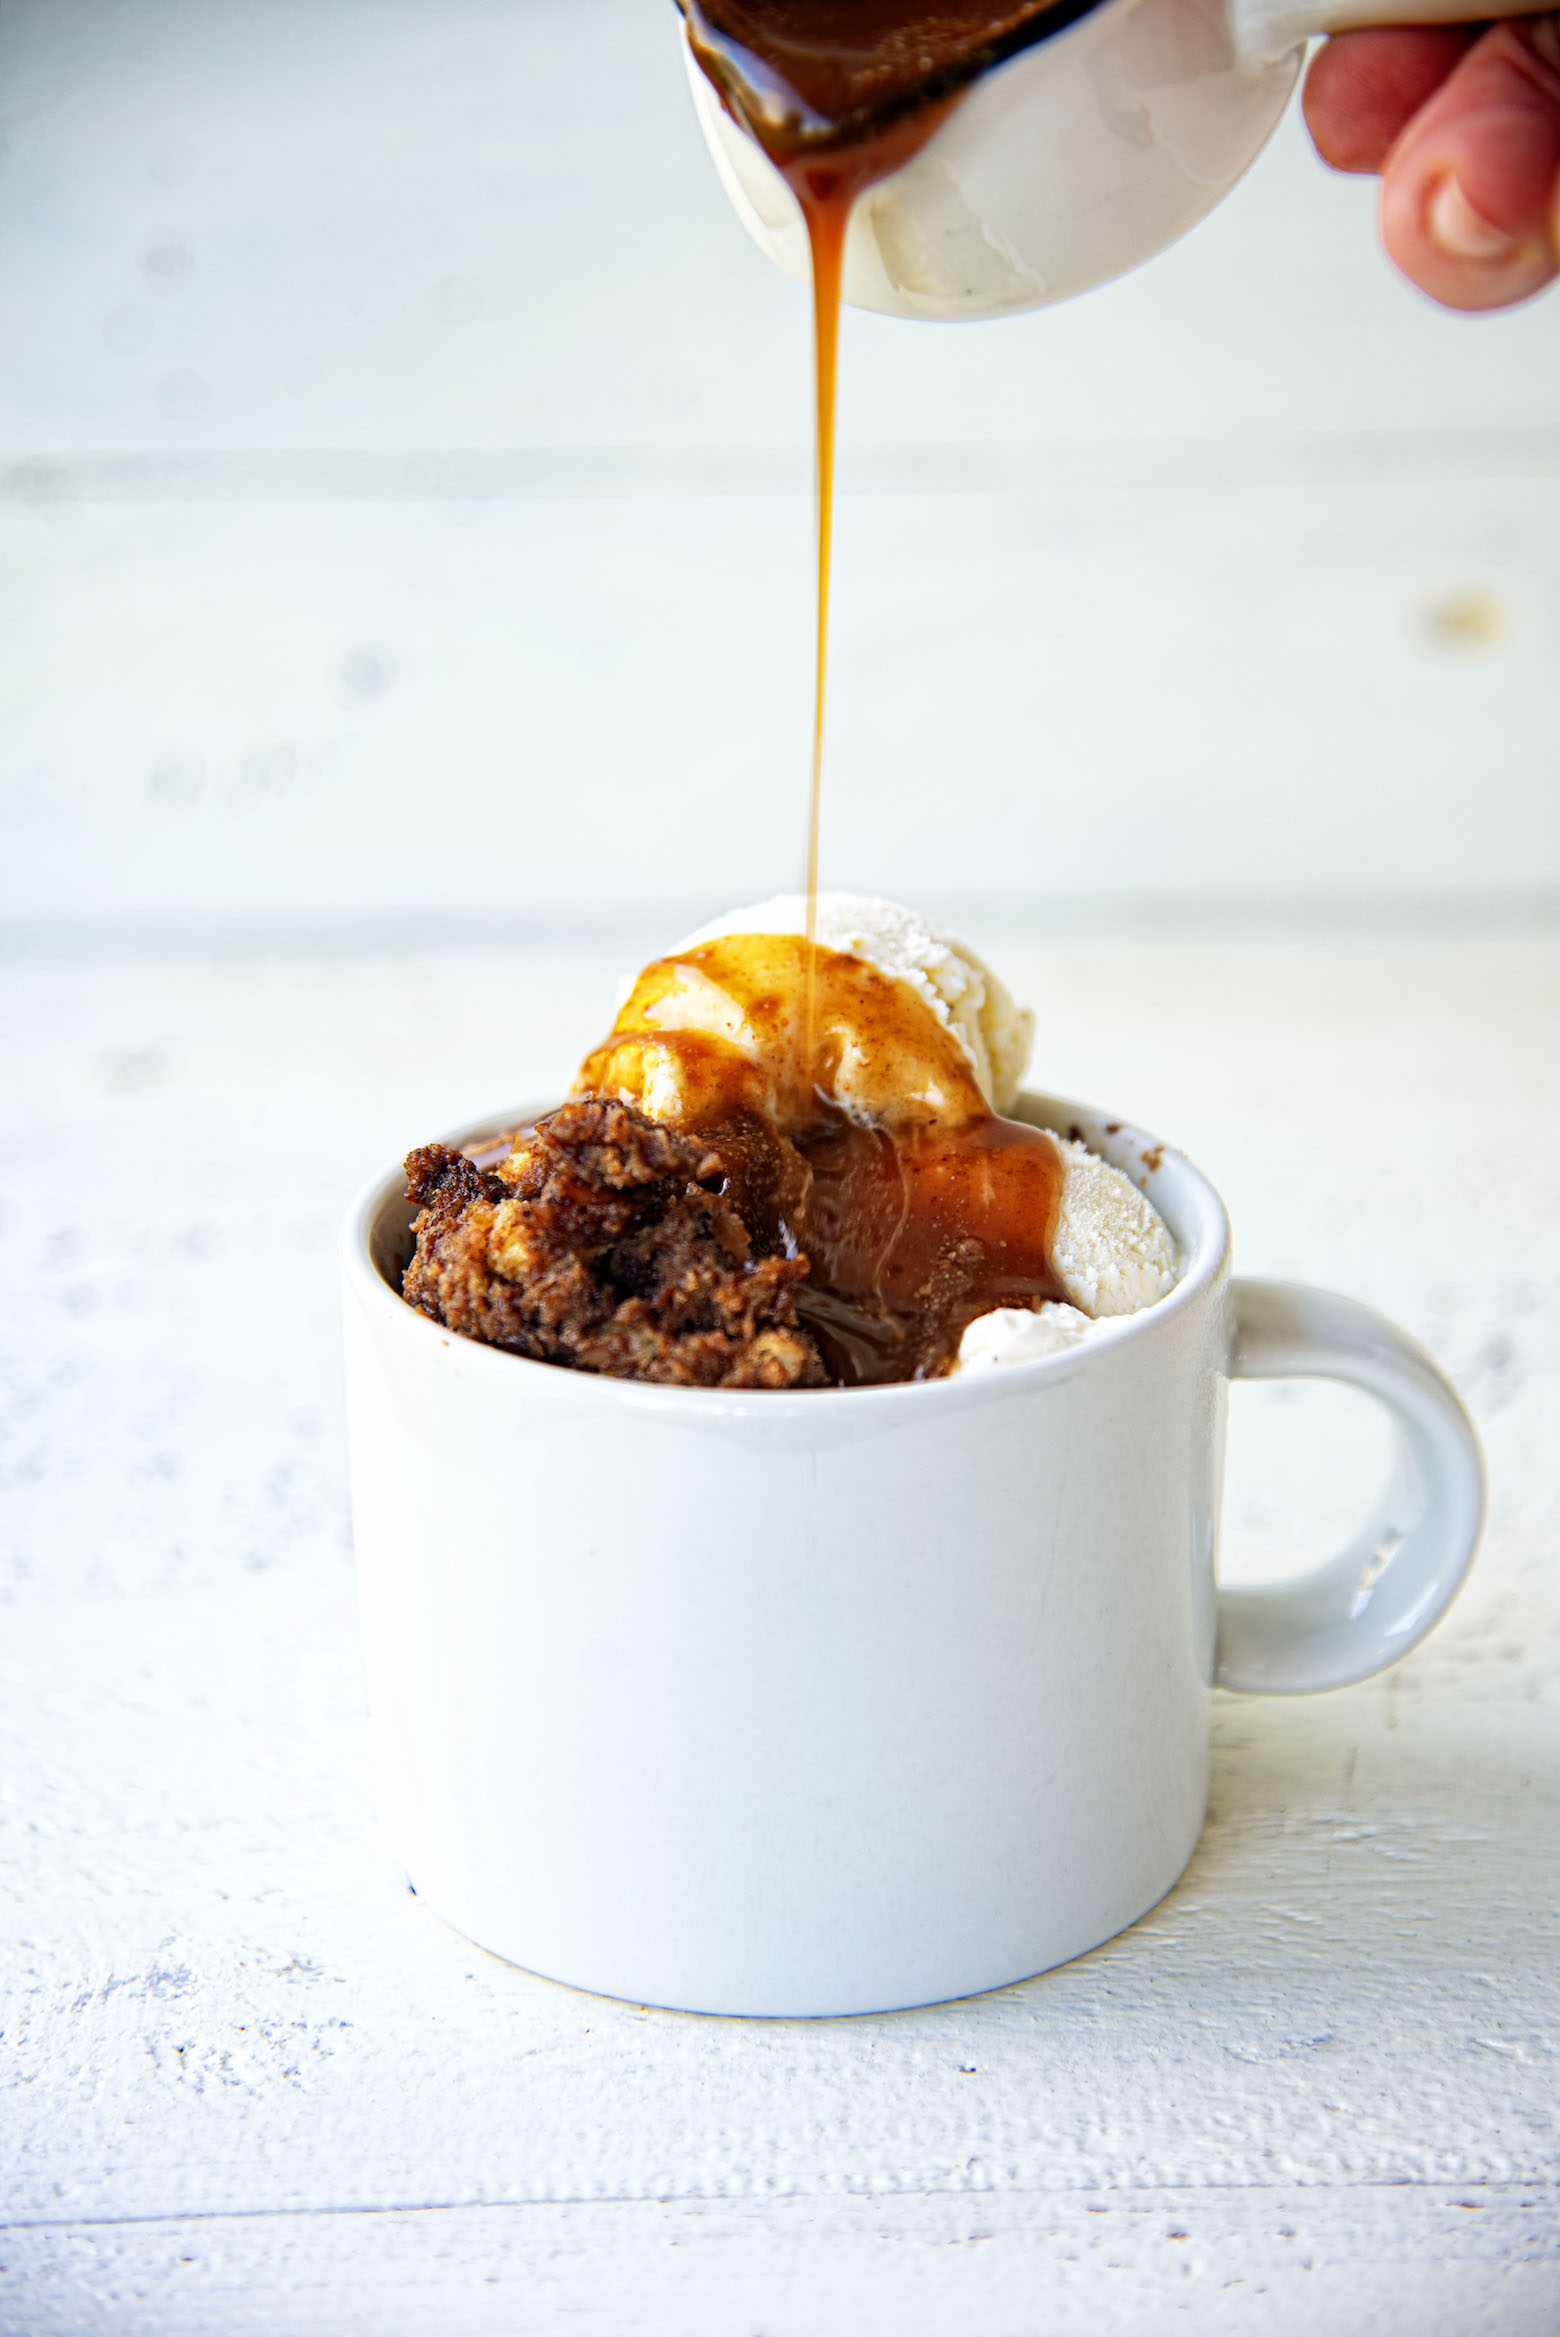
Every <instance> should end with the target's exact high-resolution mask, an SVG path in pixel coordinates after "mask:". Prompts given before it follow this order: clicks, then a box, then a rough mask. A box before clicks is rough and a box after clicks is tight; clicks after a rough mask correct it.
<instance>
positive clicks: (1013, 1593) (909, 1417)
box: [344, 1096, 1484, 2014]
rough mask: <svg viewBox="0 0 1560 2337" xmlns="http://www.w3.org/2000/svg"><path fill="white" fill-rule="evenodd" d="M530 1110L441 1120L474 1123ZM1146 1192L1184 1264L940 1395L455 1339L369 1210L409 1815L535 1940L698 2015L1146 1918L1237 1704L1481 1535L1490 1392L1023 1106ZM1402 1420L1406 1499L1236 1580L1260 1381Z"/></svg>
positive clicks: (361, 1298) (1342, 1670)
mask: <svg viewBox="0 0 1560 2337" xmlns="http://www.w3.org/2000/svg"><path fill="white" fill-rule="evenodd" d="M545 1108H547V1107H531V1108H530V1109H522V1110H519V1111H516V1112H511V1113H509V1114H506V1115H504V1116H503V1118H501V1119H493V1120H490V1121H487V1122H485V1123H483V1124H482V1125H481V1126H479V1127H477V1128H475V1129H467V1130H463V1131H461V1133H460V1134H459V1135H458V1136H456V1137H454V1138H452V1139H451V1141H452V1142H455V1143H458V1144H471V1145H475V1144H477V1143H479V1142H480V1141H481V1140H482V1139H483V1138H484V1137H487V1136H490V1135H492V1134H493V1133H494V1132H496V1131H497V1130H498V1129H500V1128H503V1127H512V1126H514V1125H516V1124H517V1123H519V1122H523V1121H524V1120H526V1119H528V1118H534V1117H535V1116H536V1112H537V1110H538V1109H545ZM1018 1110H1019V1116H1020V1117H1022V1118H1024V1119H1027V1120H1029V1121H1031V1122H1032V1123H1034V1124H1035V1125H1037V1126H1041V1127H1047V1128H1054V1129H1057V1130H1059V1131H1062V1132H1072V1133H1076V1134H1078V1135H1081V1136H1082V1138H1083V1139H1084V1141H1085V1142H1086V1143H1088V1144H1089V1145H1090V1146H1091V1148H1092V1149H1094V1150H1095V1151H1097V1152H1099V1153H1100V1154H1102V1155H1103V1156H1104V1158H1106V1159H1107V1160H1109V1161H1111V1162H1113V1163H1114V1164H1115V1165H1116V1166H1117V1167H1118V1168H1121V1169H1123V1170H1125V1172H1126V1173H1127V1174H1128V1175H1129V1176H1130V1177H1132V1179H1133V1180H1134V1182H1135V1183H1136V1184H1137V1185H1138V1186H1139V1187H1140V1188H1141V1189H1142V1190H1143V1191H1144V1192H1145V1193H1147V1194H1148V1195H1149V1197H1150V1198H1151V1199H1152V1200H1153V1202H1154V1204H1155V1206H1156V1208H1158V1210H1159V1211H1160V1213H1161V1215H1162V1216H1163V1217H1164V1219H1165V1220H1166V1222H1167V1224H1168V1225H1169V1227H1170V1229H1171V1231H1172V1233H1173V1234H1174V1235H1175V1238H1176V1240H1177V1242H1178V1243H1179V1245H1180V1247H1181V1251H1182V1254H1183V1257H1184V1259H1185V1270H1184V1272H1183V1274H1182V1277H1181V1280H1180V1281H1179V1283H1178V1284H1177V1286H1176V1288H1175V1290H1174V1291H1173V1292H1172V1293H1171V1294H1170V1296H1169V1297H1168V1298H1166V1299H1163V1300H1161V1301H1160V1303H1159V1304H1158V1305H1156V1306H1154V1307H1151V1308H1149V1309H1147V1310H1146V1311H1145V1312H1143V1313H1141V1314H1138V1315H1132V1316H1127V1317H1124V1318H1122V1319H1121V1320H1119V1321H1117V1322H1114V1323H1112V1324H1111V1325H1110V1326H1109V1327H1108V1328H1107V1329H1105V1330H1103V1331H1101V1332H1100V1333H1098V1334H1096V1335H1095V1336H1094V1337H1093V1338H1091V1339H1090V1340H1088V1341H1085V1342H1084V1343H1083V1344H1082V1345H1081V1346H1079V1347H1076V1348H1073V1349H1070V1350H1068V1351H1066V1352H1064V1353H1062V1354H1059V1355H1051V1356H1045V1357H1042V1358H1040V1359H1038V1360H1036V1361H1033V1362H1028V1363H1020V1364H1013V1365H1009V1366H1003V1367H998V1368H996V1369H992V1370H988V1371H983V1372H976V1373H971V1374H969V1375H968V1376H961V1377H956V1378H954V1379H951V1380H938V1381H933V1382H930V1383H926V1384H923V1385H917V1386H904V1387H886V1388H857V1389H848V1390H840V1389H815V1390H797V1391H790V1392H781V1391H774V1390H741V1391H724V1390H716V1389H690V1388H664V1387H655V1386H649V1385H645V1384H642V1383H639V1382H634V1381H624V1380H614V1379H605V1378H599V1377H595V1376H593V1375H590V1374H586V1373H582V1372H571V1371H565V1370H560V1369H559V1368H558V1367H557V1366H555V1365H552V1364H545V1363H532V1362H529V1361H526V1360H524V1359H522V1358H520V1357H518V1356H514V1355H508V1354H505V1353H503V1352H502V1351H500V1350H498V1349H495V1348H490V1347H483V1346H480V1345H478V1344H476V1343H475V1342H473V1341H470V1340H466V1339H462V1338H458V1337H456V1336H455V1335H453V1334H452V1333H450V1332H449V1331H446V1330H444V1329H442V1328H441V1327H440V1326H439V1325H437V1324H435V1323H433V1322H430V1321H429V1320H428V1319H427V1318H426V1317H424V1316H422V1315H420V1314H417V1313H416V1312H414V1311H413V1309H412V1308H410V1307H408V1306H407V1305H406V1304H405V1302H404V1301H403V1300H402V1299H401V1297H400V1296H399V1282H400V1273H401V1270H402V1268H403V1266H404V1264H405V1262H406V1259H407V1257H408V1256H409V1255H410V1249H411V1240H410V1233H409V1225H410V1214H411V1213H410V1210H409V1207H408V1204H407V1202H406V1199H405V1187H404V1179H403V1177H402V1175H401V1173H400V1171H399V1170H398V1171H397V1172H396V1173H395V1174H394V1175H392V1176H388V1177H385V1178H382V1179H380V1180H378V1181H376V1183H375V1185H374V1186H373V1188H372V1190H371V1191H369V1192H368V1193H367V1194H365V1195H364V1196H363V1198H362V1199H361V1200H360V1201H359V1202H358V1204H357V1205H356V1207H355V1208H354V1209H353V1211H352V1214H351V1217H350V1219H349V1222H348V1226H347V1229H346V1235H345V1258H344V1263H345V1277H346V1335H347V1345H346V1354H347V1388H348V1401H349V1415H350V1422H351V1436H352V1460H353V1507H354V1517H355V1525H356V1535H357V1552H358V1567H359V1579H360V1584H361V1593H362V1606H363V1617H364V1625H365V1632H366V1640H367V1652H368V1670H369V1683H370V1690H371V1694H372V1700H373V1707H374V1720H375V1732H376V1739H377V1756H378V1764H379V1770H380V1778H381V1791H382V1800H383V1807H384V1811H385V1816H386V1820H387V1823H388V1827H389V1830H390V1833H391V1836H392V1839H393V1841H394V1844H395V1846H396V1849H397V1851H398V1853H399V1855H400V1857H401V1858H402V1859H403V1860H404V1863H405V1865H406V1868H407V1870H408V1873H409V1875H410V1878H411V1880H412V1882H413V1884H414V1885H415V1887H416V1889H417V1890H418V1891H419V1892H420V1893H421V1894H422V1895H423V1896H424V1897H425V1898H426V1899H428V1900H429V1901H430V1903H431V1904H432V1906H433V1907H434V1908H435V1909H436V1910H437V1912H438V1913H439V1914H441V1915H442V1916H444V1917H445V1918H446V1919H447V1920H448V1921H449V1922H450V1923H451V1924H453V1925H454V1926H455V1928H456V1929H457V1930H459V1931H461V1932H463V1933H465V1934H466V1935H467V1936H468V1937H469V1938H470V1939H472V1940H474V1941H476V1942H477V1943H479V1944H480V1945H481V1946H483V1947H486V1948H489V1949H491V1950H493V1951H494V1952H495V1953H496V1954H498V1955H500V1956H502V1957H505V1958H507V1959H508V1960H509V1961H510V1962H513V1963H516V1964H521V1965H524V1966H525V1967H526V1968H527V1969H529V1970H531V1971H533V1972H538V1973H543V1974H545V1975H547V1976H549V1977H551V1978H554V1979H558V1980H565V1981H569V1982H571V1983H573V1984H574V1985H575V1986H577V1987H581V1988H587V1989H592V1990H595V1991H598V1992H600V1993H602V1994H604V1995H609V1996H617V1997H626V1998H629V1999H631V2000H633V2001H635V2002H640V2003H647V2004H658V2005H666V2006H675V2007H679V2008H682V2009H685V2010H689V2011H700V2012H719V2013H747V2014H834V2013H853V2012H868V2011H886V2010H891V2009H895V2008H900V2007H905V2006H910V2005H917V2004H927V2003H935V2002H940V2001H942V2000H944V1999H946V1998H949V1997H956V1996H967V1995H971V1994H974V1993H976V1992H977V1991H979V1990H982V1989H987V1988H993V1987H998V1986H1001V1985H1004V1984H1007V1983H1010V1982H1012V1981H1015V1980H1020V1979H1024V1978H1027V1977H1028V1976H1030V1975H1032V1974H1034V1973H1036V1972H1041V1971H1045V1970H1047V1969H1048V1968H1049V1967H1051V1966H1052V1965H1055V1964H1059V1963H1063V1962H1065V1961H1067V1960H1068V1959H1069V1958H1070V1957H1072V1956H1076V1955H1080V1954H1081V1953H1082V1952H1083V1951H1084V1950H1085V1949H1087V1948H1091V1947H1094V1946H1097V1945H1098V1944H1099V1943H1100V1942H1101V1941H1102V1940H1105V1939H1108V1938H1110V1937H1111V1936H1112V1934H1113V1933H1115V1932H1118V1931H1120V1930H1122V1929H1123V1928H1124V1927H1125V1926H1126V1925H1128V1924H1129V1923H1132V1922H1133V1921H1135V1920H1136V1919H1137V1917H1139V1916H1140V1915H1142V1914H1144V1913H1146V1912H1147V1910H1148V1909H1149V1908H1150V1907H1152V1906H1153V1905H1154V1904H1155V1902H1156V1901H1157V1900H1158V1899H1160V1898H1161V1897H1162V1896H1163V1895H1164V1893H1165V1892H1166V1891H1167V1890H1169V1888H1170V1887H1171V1885H1172V1884H1173V1883H1174V1882H1175V1880H1176V1879H1177V1877H1178V1876H1179V1875H1180V1873H1181V1872H1182V1869H1183V1868H1184V1867H1185V1865H1186V1863H1187V1860H1188V1859H1189V1858H1190V1856H1191V1854H1192V1851H1193V1849H1194V1848H1195V1846H1196V1842H1197V1838H1198V1835H1199V1833H1200V1831H1201V1828H1202V1824H1203V1818H1204V1813H1205V1808H1206V1798H1207V1765H1208V1703H1209V1691H1210V1688H1211V1687H1212V1686H1213V1685H1214V1684H1217V1685H1219V1686H1222V1687H1226V1688H1236V1689H1256V1690H1268V1691H1276V1692H1279V1693H1286V1692H1288V1693H1295V1692H1303V1691H1309V1690H1312V1689H1320V1688H1333V1687H1341V1686H1343V1685H1345V1684H1346V1683H1348V1682H1350V1681H1354V1680H1359V1679H1363V1678H1365V1677H1367V1676H1368V1675H1369V1674H1370V1673H1372V1672H1375V1671H1379V1670H1380V1669H1381V1668H1382V1667H1383V1666H1384V1665H1386V1664H1389V1663H1391V1662H1392V1661H1393V1660H1394V1659H1395V1658H1396V1657H1398V1656H1400V1655H1403V1654H1405V1653H1406V1652H1407V1650H1408V1649H1409V1648H1411V1647H1412V1646H1414V1645H1415V1643H1416V1642H1417V1641H1418V1640H1420V1639H1421V1638H1422V1637H1423V1636H1424V1634H1425V1633H1426V1632H1427V1631H1428V1630H1429V1629H1430V1628H1431V1626H1432V1624H1434V1622H1435V1621H1436V1619H1437V1617H1438V1616H1439V1615H1440V1614H1441V1613H1442V1612H1443V1611H1444V1609H1445V1607H1446V1606H1447V1604H1448V1602H1449V1601H1450V1599H1451V1598H1452V1596H1453V1594H1454V1592H1455V1591H1456V1589H1457V1587H1458V1584H1459V1583H1460V1581H1461V1580H1462V1577H1463V1575H1464V1573H1465V1572H1466V1570H1467V1567H1468V1564H1469V1562H1470V1560H1471V1559H1472V1556H1473V1553H1474V1550H1475V1548H1476V1546H1477V1542H1478V1537H1479V1530H1480V1526H1481V1523H1482V1518H1483V1507H1484V1485H1483V1470H1482V1465H1481V1461H1480V1456H1479V1447H1478V1442H1477V1439H1476V1437H1475V1435H1474V1431H1473V1428H1472V1425H1471V1423H1470V1421H1469V1419H1468V1417H1467V1414H1466V1412H1465V1411H1464V1409H1463V1407H1462V1404H1461V1402H1460V1401H1459V1399H1458V1397H1457V1395H1456V1392H1455V1391H1454V1389H1453V1388H1452V1387H1451V1385H1450V1383H1449V1382H1448V1381H1447V1380H1446V1379H1445V1377H1444V1376H1443V1375H1442V1374H1441V1372H1440V1371H1439V1370H1437V1368H1436V1366H1435V1365H1434V1364H1433V1363H1432V1362H1431V1360H1430V1358H1429V1357H1428V1356H1427V1355H1426V1354H1425V1353H1424V1352H1423V1350H1422V1349H1421V1348H1419V1347H1417V1346H1416V1345H1415V1344H1414V1343H1413V1341H1412V1340H1410V1339H1408V1338H1407V1337H1406V1336H1405V1335H1404V1334H1403V1333H1402V1332H1401V1331H1399V1330H1397V1329H1395V1328H1394V1326H1393V1325H1392V1324H1391V1323H1389V1322H1387V1321H1386V1320H1384V1318H1383V1317H1381V1316H1380V1315H1377V1314H1374V1313H1373V1312H1371V1310H1370V1309H1368V1308H1366V1307H1363V1306H1359V1305H1356V1304H1355V1303H1354V1302H1352V1301H1351V1300H1348V1299H1345V1298H1339V1297H1334V1296H1331V1295H1329V1294H1327V1293H1325V1292H1321V1291H1314V1290H1308V1289H1305V1288H1302V1287H1300V1286H1298V1285H1294V1284H1287V1283H1277V1282H1251V1281H1236V1282H1232V1281H1231V1279H1230V1274H1229V1227H1228V1222H1227V1219H1226V1217H1225V1213H1224V1208H1223V1205H1222V1203H1221V1202H1220V1200H1219V1197H1218V1195H1217V1194H1216V1193H1215V1191H1214V1190H1213V1188H1212V1186H1211V1185H1210V1184H1209V1183H1208V1182H1207V1180H1206V1178H1204V1177H1203V1176H1202V1175H1201V1174H1200V1173H1199V1172H1198V1171H1197V1170H1196V1169H1195V1168H1194V1167H1193V1166H1192V1165H1191V1163H1190V1162H1189V1161H1188V1160H1186V1159H1185V1158H1184V1157H1182V1156H1181V1155H1180V1154H1178V1153H1176V1152H1174V1151H1172V1150H1171V1149H1170V1148H1169V1147H1168V1146H1164V1145H1161V1144H1159V1143H1157V1142H1156V1141H1155V1140H1154V1139H1153V1138H1151V1137H1150V1136H1148V1135H1146V1134H1145V1133H1144V1132H1143V1131H1141V1130H1139V1129H1135V1128H1132V1127H1130V1126H1127V1125H1126V1124H1124V1123H1121V1122H1117V1121H1114V1120H1109V1121H1107V1120H1105V1119H1104V1118H1103V1116H1102V1115H1100V1114H1098V1113H1096V1112H1092V1111H1087V1110H1085V1109H1083V1108H1082V1107H1080V1106H1077V1105H1074V1104H1070V1103H1066V1102H1061V1101H1057V1100H1055V1099H1051V1098H1045V1097H1040V1096H1026V1097H1025V1098H1023V1099H1022V1101H1021V1103H1020V1105H1019V1107H1018ZM1290 1375H1299V1376H1304V1375H1311V1376H1318V1377H1324V1378H1330V1379H1338V1380H1345V1381H1348V1382H1349V1383H1351V1384H1352V1385H1354V1386H1356V1387H1359V1388H1362V1389H1364V1390H1365V1391H1366V1392H1367V1393H1369V1394H1370V1395H1371V1396H1373V1397H1375V1398H1376V1399H1377V1400H1378V1402H1380V1403H1381V1404H1382V1405H1384V1406H1385V1408H1386V1410H1387V1412H1388V1413H1389V1415H1390V1416H1391V1419H1392V1422H1393V1425H1394V1428H1395V1431H1396V1437H1395V1446H1396V1457H1395V1462H1394V1466H1393V1470H1392V1474H1391V1478H1390V1481H1389V1484H1388V1486H1387V1489H1386V1492H1385V1494H1384V1496H1383V1499H1382V1502H1381V1505H1380V1508H1379V1509H1378V1511H1377V1513H1376V1515H1375V1517H1374V1518H1373V1519H1372V1521H1371V1523H1370V1524H1369V1526H1367V1528H1366V1529H1365V1531H1364V1532H1363V1533H1362V1534H1361V1535H1360V1536H1359V1537H1358V1539H1357V1540H1356V1541H1355V1542H1354V1543H1352V1544H1351V1545H1350V1547H1349V1548H1348V1549H1347V1550H1345V1551H1343V1552H1342V1553H1341V1554H1340V1555H1339V1556H1337V1557H1336V1558H1334V1559H1332V1560H1331V1561H1330V1562H1329V1563H1327V1564H1325V1565H1322V1566H1321V1567H1319V1568H1318V1569H1316V1570H1315V1571H1314V1572H1312V1573H1310V1574H1307V1575H1305V1576H1302V1577H1301V1578H1300V1579H1299V1580H1297V1581H1294V1582H1290V1583H1285V1584H1281V1585H1279V1586H1277V1587H1275V1588H1272V1589H1261V1590H1228V1591H1220V1590H1219V1589H1218V1588H1217V1587H1216V1582H1215V1564H1216V1556H1217V1542H1218V1517H1219V1501H1220V1492H1221V1481H1222V1476H1223V1448H1224V1419H1225V1410H1226V1391H1227V1386H1228V1382H1229V1380H1230V1379H1231V1378H1278V1377H1287V1376H1290Z"/></svg>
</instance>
